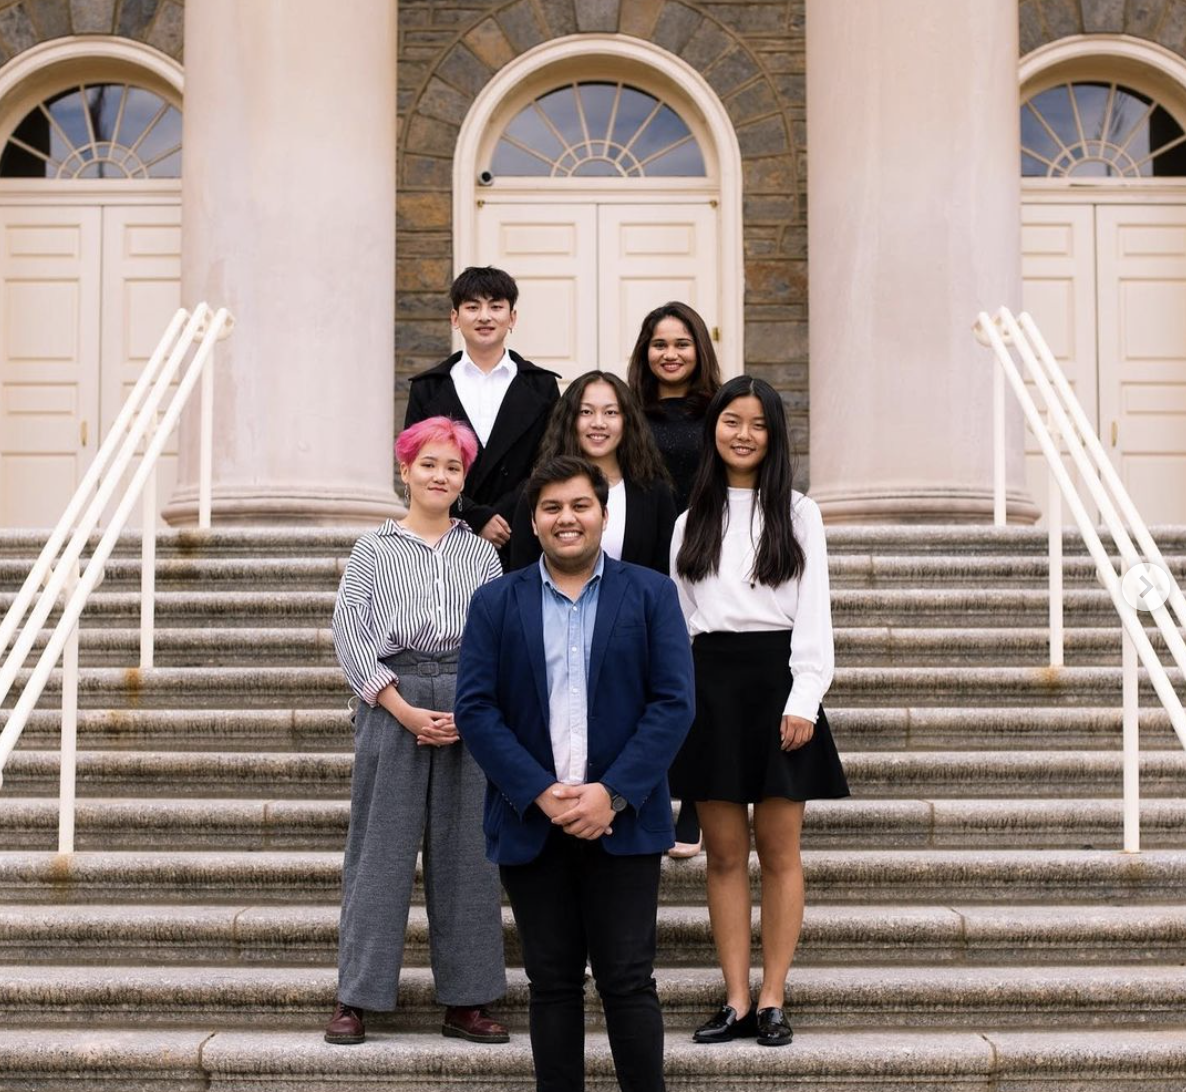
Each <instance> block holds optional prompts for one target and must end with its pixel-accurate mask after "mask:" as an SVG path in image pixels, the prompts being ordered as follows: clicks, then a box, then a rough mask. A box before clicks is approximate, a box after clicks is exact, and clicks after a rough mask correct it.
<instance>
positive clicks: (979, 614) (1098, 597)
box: [0, 587, 1119, 630]
mask: <svg viewBox="0 0 1186 1092" xmlns="http://www.w3.org/2000/svg"><path fill="white" fill-rule="evenodd" d="M334 598H335V593H334V589H333V588H326V589H324V590H322V591H307V590H301V589H291V590H271V591H255V590H246V591H244V590H233V589H232V590H222V591H218V592H217V593H215V594H209V593H204V592H199V591H172V590H167V589H166V590H161V591H159V592H158V593H157V596H156V603H155V612H156V620H157V624H158V625H161V626H166V627H169V626H173V627H178V626H229V625H235V626H245V627H249V628H250V627H259V626H263V627H273V628H274V627H277V626H282V625H303V626H315V627H316V626H326V625H328V624H329V620H330V617H331V616H332V614H333V609H334ZM14 599H15V592H14V591H6V592H3V593H0V613H3V612H4V611H7V609H8V608H9V606H10V605H11V603H12V602H13V600H14ZM832 616H833V619H834V621H835V623H836V624H837V625H838V626H857V627H860V626H937V627H946V628H954V627H962V626H972V627H986V628H990V629H996V628H1015V627H1018V626H1023V627H1041V626H1045V625H1046V624H1047V622H1048V619H1049V600H1048V595H1047V592H1046V591H1045V590H1044V589H1042V588H991V587H990V588H980V587H977V588H921V589H920V588H915V587H894V588H846V587H837V588H835V589H834V590H833V592H832ZM54 617H56V616H51V621H52V620H53V618H54ZM1064 618H1065V624H1066V625H1067V626H1068V627H1075V626H1104V627H1110V626H1119V622H1118V620H1117V614H1116V608H1115V607H1114V606H1113V605H1112V600H1111V599H1110V598H1109V596H1108V593H1107V592H1106V591H1104V589H1103V588H1072V589H1070V590H1068V591H1067V593H1066V596H1065V597H1064ZM139 622H140V593H139V591H118V590H108V589H107V588H106V587H102V588H100V589H99V590H97V591H96V592H95V593H94V594H93V595H92V596H91V598H90V600H89V601H88V602H87V606H86V610H85V612H84V613H83V616H82V627H81V628H82V629H84V630H85V629H87V628H92V627H103V626H122V627H125V628H127V627H133V626H138V625H139Z"/></svg>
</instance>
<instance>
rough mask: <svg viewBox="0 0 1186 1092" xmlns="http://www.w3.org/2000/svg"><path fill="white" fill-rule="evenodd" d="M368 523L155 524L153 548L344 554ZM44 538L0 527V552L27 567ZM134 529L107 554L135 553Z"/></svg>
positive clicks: (214, 553) (249, 554)
mask: <svg viewBox="0 0 1186 1092" xmlns="http://www.w3.org/2000/svg"><path fill="white" fill-rule="evenodd" d="M372 529H373V525H367V526H361V525H360V526H341V527H298V526H295V525H293V524H290V523H289V524H283V525H277V526H275V527H213V528H211V529H210V530H207V531H199V530H198V529H197V528H192V527H191V528H184V529H176V530H175V529H165V530H161V529H158V530H157V534H156V553H157V557H158V559H159V558H181V559H187V560H188V559H194V558H207V557H217V558H228V557H236V558H237V557H246V558H259V557H270V558H283V557H293V558H317V557H328V558H339V557H341V558H345V557H348V556H349V554H350V549H351V547H353V545H354V543H355V541H356V540H357V538H358V536H359V535H361V534H362V533H363V532H364V531H370V530H372ZM48 538H49V532H48V531H11V530H0V558H3V559H5V560H10V561H12V560H15V561H20V562H22V563H23V564H24V565H25V571H26V572H27V571H28V569H29V568H30V567H32V565H33V562H34V561H35V560H36V559H37V557H38V556H39V555H40V553H41V548H42V547H43V546H44V545H45V542H46V540H47V539H48ZM100 538H101V534H100V533H95V534H93V535H91V536H90V538H88V539H87V545H86V548H85V549H84V550H83V559H84V560H85V559H86V558H89V557H90V556H91V555H92V554H93V553H94V551H95V548H96V547H97V546H98V545H99V539H100ZM140 554H141V536H140V532H139V531H131V530H129V531H124V532H123V534H121V535H120V536H119V541H118V542H117V543H116V546H115V549H114V551H112V557H115V558H119V559H125V558H128V559H137V560H138V559H139V557H140Z"/></svg>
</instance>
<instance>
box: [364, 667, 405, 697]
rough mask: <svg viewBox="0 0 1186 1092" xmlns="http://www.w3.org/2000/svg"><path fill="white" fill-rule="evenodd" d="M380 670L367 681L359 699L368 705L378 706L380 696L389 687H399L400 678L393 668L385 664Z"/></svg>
mask: <svg viewBox="0 0 1186 1092" xmlns="http://www.w3.org/2000/svg"><path fill="white" fill-rule="evenodd" d="M378 668H379V669H378V670H377V671H376V672H375V674H374V675H372V676H371V677H370V678H369V679H367V681H366V685H364V686H363V688H362V693H361V694H359V697H360V698H362V700H363V701H365V702H366V703H367V705H378V704H379V695H380V693H382V692H383V691H384V690H386V689H387V687H388V686H391V685H393V684H394V685H395V686H399V676H398V675H397V674H396V673H395V672H394V671H392V670H391V668H389V667H387V666H385V665H384V664H379V665H378Z"/></svg>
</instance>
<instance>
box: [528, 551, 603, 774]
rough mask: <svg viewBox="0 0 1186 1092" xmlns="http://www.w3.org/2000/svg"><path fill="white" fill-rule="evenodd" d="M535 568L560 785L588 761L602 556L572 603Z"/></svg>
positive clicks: (541, 562) (584, 770)
mask: <svg viewBox="0 0 1186 1092" xmlns="http://www.w3.org/2000/svg"><path fill="white" fill-rule="evenodd" d="M539 570H540V575H541V576H542V577H543V618H544V663H545V666H546V668H547V675H548V728H549V732H550V734H551V737H552V758H553V760H554V761H555V763H556V780H557V781H559V782H561V784H564V785H581V784H583V783H584V781H585V777H586V773H587V770H588V765H589V716H588V690H587V687H588V681H589V652H590V650H591V649H592V647H593V627H594V626H595V625H596V624H597V599H598V597H599V595H600V594H601V575H602V573H603V572H604V571H605V554H604V553H602V554H600V555H599V556H598V558H597V566H596V568H594V570H593V575H592V576H591V577H590V578H589V580H588V581H587V582H586V584H585V586H584V587H583V588H582V589H581V594H580V595H579V596H577V599H576V602H575V603H574V602H573V601H572V600H571V599H569V598H568V596H567V595H565V594H564V592H562V591H561V590H560V589H559V588H558V587H556V584H555V582H554V581H553V580H552V574H551V573H550V572H548V566H547V564H546V562H545V560H544V558H542V557H541V558H540V559H539Z"/></svg>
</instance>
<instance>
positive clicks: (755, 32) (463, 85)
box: [396, 0, 807, 455]
mask: <svg viewBox="0 0 1186 1092" xmlns="http://www.w3.org/2000/svg"><path fill="white" fill-rule="evenodd" d="M399 18H400V46H399V56H400V70H399V85H400V102H399V109H400V126H401V128H400V143H399V148H400V159H399V180H398V197H397V202H396V208H397V233H398V234H397V244H396V249H397V259H396V270H397V274H396V275H397V285H396V374H397V383H396V397H397V403H398V404H397V420H398V421H402V420H403V404H402V403H403V401H404V400H405V399H406V396H407V377H408V375H409V374H411V373H412V372H414V371H417V370H419V369H421V368H423V367H426V366H428V365H431V364H433V363H435V362H436V361H437V360H439V359H440V358H441V357H442V356H444V355H446V353H447V352H448V351H449V328H448V323H447V321H446V318H447V314H448V302H447V298H446V295H445V289H446V288H447V286H448V282H449V276H450V273H451V266H452V253H453V249H452V248H453V239H452V225H451V220H452V194H451V186H452V169H453V161H452V156H453V148H454V146H455V144H456V140H457V135H458V132H459V129H460V126H461V123H462V121H463V120H464V118H465V116H466V113H467V111H468V110H469V108H470V105H471V104H472V103H473V100H474V98H475V96H476V95H477V94H478V92H479V91H480V90H481V89H482V88H483V87H484V86H485V85H486V83H487V82H488V81H489V80H490V78H491V77H492V76H493V75H494V73H495V72H497V71H498V70H499V69H500V68H502V66H503V65H505V64H507V63H508V62H509V61H511V60H512V59H514V58H515V57H517V56H518V55H519V54H521V53H523V52H525V51H526V50H528V49H530V48H532V47H533V46H535V45H538V44H539V43H541V42H545V41H550V40H552V39H554V38H559V37H563V36H565V35H569V34H579V33H592V32H611V33H621V34H628V35H632V36H635V37H639V38H645V39H647V40H649V41H651V42H653V43H655V44H657V45H660V46H662V47H664V48H666V49H668V50H670V51H671V52H672V53H675V54H678V55H679V56H681V57H682V58H683V59H684V60H686V61H688V62H689V63H690V64H692V65H694V66H695V67H696V68H697V69H698V70H699V71H700V72H702V73H703V75H704V77H705V79H706V80H707V81H708V83H709V84H710V85H711V86H712V87H713V89H714V90H715V91H716V92H717V94H718V95H719V96H720V97H721V100H722V102H723V103H724V105H725V108H726V109H727V110H728V112H729V115H730V117H731V118H732V119H733V122H734V124H735V125H736V127H737V135H738V140H739V143H740V146H741V154H742V162H743V168H744V179H743V189H744V202H745V204H744V210H743V220H744V243H745V282H746V288H745V355H746V370H747V371H749V372H751V373H753V374H755V375H760V376H762V377H764V378H766V379H768V380H770V381H771V382H772V383H774V384H775V385H776V386H777V387H778V388H779V389H780V390H781V391H782V392H783V396H784V398H785V400H786V403H787V407H788V409H789V411H790V414H791V419H792V430H793V433H794V439H795V442H796V446H797V447H798V448H799V450H800V452H801V453H802V454H803V455H805V454H806V447H807V209H806V200H805V192H804V191H805V188H806V184H807V172H806V164H805V160H804V150H805V136H804V126H805V105H804V97H805V90H804V83H805V79H804V72H805V64H804V45H805V39H804V26H803V21H804V2H803V0H775V2H771V0H731V2H730V0H716V2H713V0H702V2H694V0H509V2H505V0H468V2H467V0H400V9H399ZM512 272H513V270H512ZM528 351H529V347H528Z"/></svg>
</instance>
